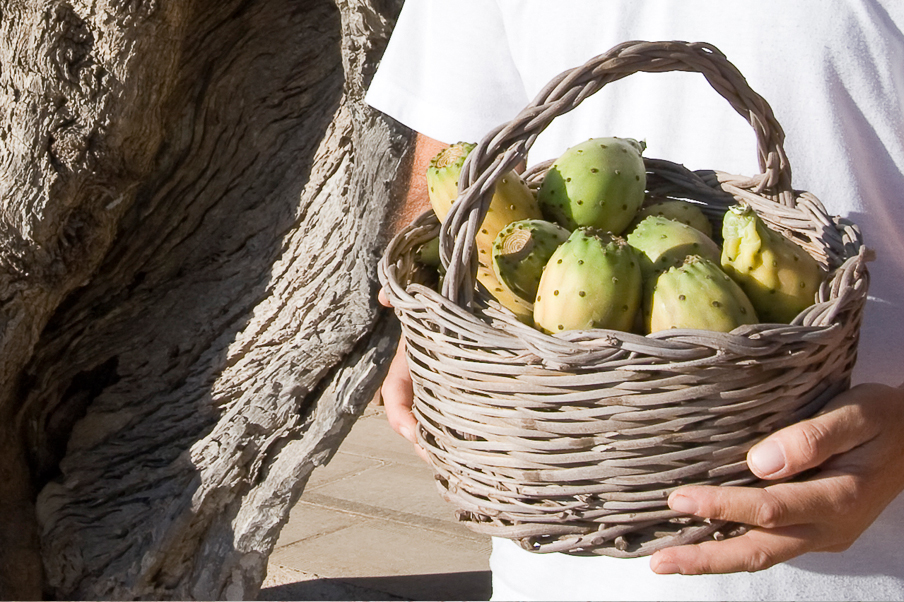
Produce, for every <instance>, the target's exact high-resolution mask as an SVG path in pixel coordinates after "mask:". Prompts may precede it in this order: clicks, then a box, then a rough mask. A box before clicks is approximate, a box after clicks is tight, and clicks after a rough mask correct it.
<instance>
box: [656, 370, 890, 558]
mask: <svg viewBox="0 0 904 602" xmlns="http://www.w3.org/2000/svg"><path fill="white" fill-rule="evenodd" d="M747 464H748V466H749V467H750V469H751V470H752V471H753V473H754V474H756V475H757V476H758V477H760V478H762V479H767V480H772V479H783V478H786V477H790V476H793V475H797V474H800V473H802V472H804V471H807V470H811V469H815V470H814V472H813V474H812V475H811V476H810V477H809V478H807V479H806V480H803V481H796V482H789V483H780V484H776V485H771V486H769V487H766V488H764V489H759V488H753V487H700V486H696V487H686V488H682V489H679V490H677V491H675V492H674V493H673V494H672V495H671V496H670V497H669V506H670V507H671V508H672V509H673V510H677V511H679V512H685V513H688V514H694V515H696V516H700V517H704V518H712V519H719V520H728V521H735V522H740V523H744V524H748V525H751V526H753V527H754V528H753V529H752V530H751V531H749V532H747V533H746V534H744V535H742V536H740V537H737V538H734V539H728V540H725V541H711V542H705V543H701V544H696V545H691V546H680V547H675V548H668V549H665V550H661V551H659V552H657V553H656V554H654V555H653V557H652V559H651V561H650V566H651V567H652V569H653V570H654V571H655V572H657V573H662V574H666V573H681V574H685V575H694V574H704V573H731V572H740V571H748V572H753V571H759V570H763V569H766V568H769V567H771V566H773V565H775V564H777V563H780V562H784V561H786V560H790V559H792V558H794V557H796V556H799V555H801V554H804V553H806V552H819V551H823V552H841V551H844V550H846V549H848V548H849V547H850V546H851V545H852V544H853V543H854V541H855V540H856V539H857V538H858V537H859V536H860V534H861V533H863V531H865V530H866V528H867V527H869V526H870V524H872V522H873V521H874V520H875V519H876V517H878V516H879V514H880V513H881V512H882V510H884V509H885V507H886V506H887V505H888V504H889V503H890V502H891V501H892V500H893V499H894V498H895V497H896V496H897V495H899V494H900V493H901V491H902V490H904V471H902V470H901V469H900V467H901V466H902V465H904V384H902V385H901V386H898V387H897V388H895V387H889V386H887V385H881V384H876V383H870V384H861V385H858V386H855V387H853V388H851V389H849V390H848V391H845V392H844V393H841V394H840V395H838V396H836V397H835V398H834V399H833V400H832V401H831V402H829V404H828V405H827V406H826V408H825V409H824V410H823V411H822V412H821V413H820V414H818V415H817V416H815V417H813V418H811V419H809V420H805V421H803V422H799V423H797V424H795V425H792V426H789V427H787V428H784V429H782V430H780V431H778V432H776V433H774V434H773V435H771V436H769V437H768V438H766V439H765V440H763V441H762V442H760V443H759V444H757V445H756V446H755V447H754V448H753V449H751V450H750V453H749V454H748V455H747Z"/></svg>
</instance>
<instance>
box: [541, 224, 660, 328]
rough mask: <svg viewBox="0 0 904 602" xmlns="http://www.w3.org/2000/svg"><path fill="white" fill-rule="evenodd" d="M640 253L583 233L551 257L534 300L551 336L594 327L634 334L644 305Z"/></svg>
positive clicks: (593, 232)
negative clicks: (633, 328) (635, 320)
mask: <svg viewBox="0 0 904 602" xmlns="http://www.w3.org/2000/svg"><path fill="white" fill-rule="evenodd" d="M641 288H642V284H641V276H640V264H639V262H638V260H637V252H636V251H635V250H634V249H632V248H631V247H630V246H629V245H628V244H627V243H626V242H625V241H624V240H623V239H621V238H619V237H617V236H614V235H611V234H609V233H606V232H602V231H600V230H595V229H592V228H578V229H577V230H575V231H574V232H572V234H571V236H569V237H568V240H566V241H565V242H564V243H562V244H561V245H560V246H559V248H558V249H556V251H555V252H554V253H553V254H552V257H550V258H549V262H548V263H547V264H546V268H545V269H544V270H543V275H542V276H541V277H540V285H539V287H538V288H537V298H536V300H535V301H534V324H535V325H536V327H537V328H538V329H540V330H542V331H544V332H547V333H556V332H562V331H565V330H585V329H589V328H609V329H613V330H623V331H630V330H631V329H632V327H633V326H634V319H635V316H636V315H637V312H638V310H639V308H640V303H641V295H642V293H641Z"/></svg>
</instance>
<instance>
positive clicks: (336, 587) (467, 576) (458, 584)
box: [257, 571, 491, 600]
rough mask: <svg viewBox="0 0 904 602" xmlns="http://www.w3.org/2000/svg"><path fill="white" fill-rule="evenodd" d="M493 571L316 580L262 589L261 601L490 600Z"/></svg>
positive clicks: (259, 598)
mask: <svg viewBox="0 0 904 602" xmlns="http://www.w3.org/2000/svg"><path fill="white" fill-rule="evenodd" d="M490 588H491V581H490V571H470V572H462V573H441V574H430V575H394V576H386V577H348V578H342V579H325V578H316V579H310V580H306V581H298V582H295V583H286V584H283V585H276V586H273V587H268V588H266V589H262V590H261V592H260V595H259V596H258V598H257V599H258V600H436V599H438V598H437V594H441V599H446V600H489V598H490V593H491V589H490Z"/></svg>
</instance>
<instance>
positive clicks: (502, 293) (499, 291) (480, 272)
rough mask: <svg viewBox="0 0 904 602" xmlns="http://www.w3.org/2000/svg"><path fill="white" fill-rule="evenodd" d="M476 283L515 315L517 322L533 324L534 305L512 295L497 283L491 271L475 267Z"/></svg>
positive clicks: (481, 266)
mask: <svg viewBox="0 0 904 602" xmlns="http://www.w3.org/2000/svg"><path fill="white" fill-rule="evenodd" d="M477 282H479V283H480V284H482V285H483V286H484V287H486V289H487V291H488V292H489V293H490V294H491V295H493V297H494V298H495V299H496V300H497V301H499V304H500V305H502V306H503V307H505V308H506V309H508V310H509V311H511V312H512V313H513V314H515V317H517V318H518V319H519V320H521V321H522V322H524V323H525V324H531V323H532V322H533V313H534V304H533V303H531V302H529V301H525V300H524V299H522V298H521V297H519V296H518V295H516V294H514V293H512V291H510V290H509V289H508V288H506V287H505V286H504V285H503V284H502V283H501V282H499V279H498V278H497V277H496V274H494V273H493V270H491V269H490V268H488V267H486V266H483V265H479V266H477Z"/></svg>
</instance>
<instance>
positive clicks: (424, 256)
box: [414, 236, 442, 268]
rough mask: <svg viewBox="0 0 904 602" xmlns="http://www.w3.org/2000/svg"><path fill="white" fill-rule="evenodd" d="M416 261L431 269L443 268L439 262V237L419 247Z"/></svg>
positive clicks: (416, 252) (415, 254) (415, 253)
mask: <svg viewBox="0 0 904 602" xmlns="http://www.w3.org/2000/svg"><path fill="white" fill-rule="evenodd" d="M414 259H415V260H416V261H418V262H420V263H422V264H424V265H426V266H429V267H431V268H439V267H441V266H442V264H441V263H440V260H439V236H434V237H433V238H431V239H430V240H428V241H427V242H425V243H423V244H421V245H420V246H418V248H417V249H416V250H415V252H414Z"/></svg>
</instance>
